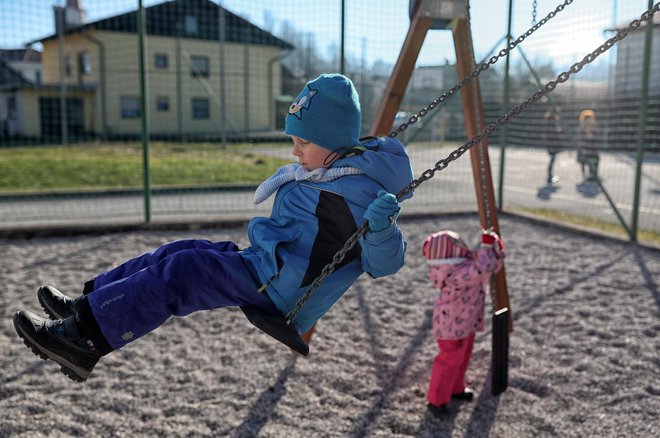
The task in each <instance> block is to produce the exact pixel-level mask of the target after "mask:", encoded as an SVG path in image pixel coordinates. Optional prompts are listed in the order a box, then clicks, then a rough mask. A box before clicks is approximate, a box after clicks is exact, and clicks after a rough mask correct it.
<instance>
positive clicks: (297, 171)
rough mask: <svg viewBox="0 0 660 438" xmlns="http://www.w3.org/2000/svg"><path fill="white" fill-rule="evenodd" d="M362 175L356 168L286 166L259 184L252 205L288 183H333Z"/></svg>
mask: <svg viewBox="0 0 660 438" xmlns="http://www.w3.org/2000/svg"><path fill="white" fill-rule="evenodd" d="M361 173H364V171H363V170H361V169H358V168H356V167H350V166H345V167H333V168H330V169H326V168H324V167H321V168H318V169H314V170H305V168H304V167H302V166H301V165H300V164H298V163H291V164H287V165H286V166H282V167H280V168H279V169H277V172H275V174H274V175H273V176H271V177H270V178H268V179H267V180H266V181H264V182H262V183H261V184H259V187H257V190H256V191H255V192H254V203H255V204H260V203H262V202H264V201H265V200H266V199H268V198H269V197H270V195H272V194H273V193H275V192H276V191H277V189H279V188H280V186H282V185H283V184H286V183H288V182H289V181H293V180H295V181H312V182H328V181H333V180H335V179H337V178H339V177H342V176H344V175H359V174H361Z"/></svg>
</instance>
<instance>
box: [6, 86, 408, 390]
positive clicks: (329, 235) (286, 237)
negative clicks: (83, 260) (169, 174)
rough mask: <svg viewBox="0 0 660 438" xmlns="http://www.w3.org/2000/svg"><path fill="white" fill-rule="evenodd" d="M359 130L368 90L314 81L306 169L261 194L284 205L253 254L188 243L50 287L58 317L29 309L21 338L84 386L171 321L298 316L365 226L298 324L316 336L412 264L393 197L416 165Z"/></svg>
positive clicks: (300, 108)
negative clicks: (254, 314) (354, 296)
mask: <svg viewBox="0 0 660 438" xmlns="http://www.w3.org/2000/svg"><path fill="white" fill-rule="evenodd" d="M360 123H361V112H360V104H359V101H358V95H357V92H356V91H355V88H354V86H353V83H352V82H351V81H350V80H349V79H348V78H346V77H345V76H343V75H338V74H331V75H321V76H319V77H318V78H317V79H315V80H313V81H311V82H309V83H307V84H306V86H305V87H304V89H303V91H302V92H301V93H300V95H299V96H298V97H297V98H296V100H295V101H294V102H293V104H292V105H291V106H290V107H289V110H288V114H287V115H286V128H285V132H286V134H288V135H289V136H290V137H291V139H292V140H293V148H292V150H291V152H292V154H293V155H294V156H295V157H296V158H297V161H298V162H297V163H292V164H289V165H286V166H283V167H281V168H280V169H279V170H278V171H277V172H276V173H275V175H273V176H272V177H270V178H269V179H267V180H266V181H264V182H263V183H262V184H261V185H260V186H259V187H258V188H257V191H256V193H255V202H256V203H260V202H262V201H264V200H266V199H268V198H269V197H270V196H271V195H273V194H275V201H274V202H273V208H272V211H271V215H270V217H256V218H253V219H252V220H251V221H250V222H249V224H248V237H249V239H250V246H249V247H247V248H245V249H239V247H238V246H237V245H236V244H235V243H234V242H210V241H208V240H192V239H191V240H179V241H175V242H170V243H166V244H164V245H162V246H161V247H159V248H157V249H155V250H153V251H151V252H148V253H146V254H143V255H141V256H138V257H136V258H133V259H130V260H128V261H126V262H124V263H122V264H121V265H119V266H117V267H115V268H113V269H110V270H109V271H107V272H102V273H99V274H98V275H97V276H96V277H95V278H93V279H91V280H90V281H88V282H87V283H86V284H85V286H84V289H83V295H82V296H79V297H70V296H67V295H65V294H63V293H61V292H60V291H58V290H57V289H55V288H54V287H52V286H43V287H41V288H40V289H39V290H38V292H37V296H38V299H39V302H40V303H41V304H42V307H43V308H44V309H45V310H46V312H47V313H48V314H49V315H50V319H47V318H42V317H40V316H39V315H36V314H34V313H32V312H29V311H25V310H21V311H19V312H17V313H16V314H15V315H14V327H15V329H16V331H17V332H18V335H19V336H20V337H21V338H22V339H23V341H24V342H25V344H26V345H27V346H28V347H29V348H30V349H32V351H33V352H34V353H35V354H37V355H38V356H40V357H42V358H44V359H50V360H53V361H55V362H56V363H58V364H59V365H60V367H61V370H62V372H63V373H64V374H66V375H67V376H68V377H70V378H71V379H73V380H76V381H85V380H86V379H87V378H88V376H89V375H90V373H91V372H92V370H93V368H94V366H95V365H96V364H97V362H98V361H99V360H100V359H101V358H102V357H103V356H104V355H107V354H109V353H111V352H112V351H114V350H118V349H120V348H123V347H125V346H126V345H127V344H129V343H131V342H134V341H135V340H137V339H138V338H140V337H142V336H144V335H145V334H147V333H149V332H151V331H153V330H155V329H156V328H158V327H160V326H161V325H162V324H163V323H164V322H165V321H167V320H168V319H169V318H170V317H172V316H185V315H188V314H190V313H192V312H196V311H199V310H210V309H216V308H220V307H230V306H240V307H243V306H256V307H257V308H259V309H261V310H262V311H263V312H265V313H266V314H269V315H280V316H283V315H286V314H288V313H289V312H290V311H292V310H293V309H294V306H295V305H296V303H297V302H298V300H299V299H300V298H301V297H302V295H303V294H304V293H305V292H306V291H307V290H308V289H309V286H310V285H311V283H312V282H313V280H315V279H316V278H317V277H318V276H319V275H320V274H321V271H322V269H323V268H324V267H325V266H326V265H327V264H328V263H330V262H331V261H332V259H333V257H334V255H335V254H336V252H337V251H338V250H340V249H341V248H342V247H343V246H344V244H345V243H346V241H347V240H348V238H349V237H350V236H351V235H353V234H354V232H355V231H357V229H358V227H359V226H360V225H361V224H362V223H363V221H367V222H368V225H369V230H368V231H367V232H366V233H365V234H364V236H363V237H361V238H360V239H359V244H358V245H356V247H354V248H353V249H352V250H351V251H349V252H348V253H347V254H346V257H345V259H344V260H343V261H342V262H341V263H339V264H338V265H337V267H336V270H335V272H333V273H332V274H330V275H329V276H327V277H326V278H325V281H324V282H323V283H322V285H321V286H320V287H319V289H318V290H317V293H316V294H315V295H313V296H312V297H311V299H310V300H309V301H308V302H307V303H306V305H305V306H304V307H303V308H302V309H301V310H300V312H299V313H298V315H297V318H296V319H295V320H294V321H293V324H294V328H295V330H296V331H297V333H298V334H302V333H305V332H307V331H308V330H310V328H311V327H312V326H313V325H314V323H315V322H316V321H317V320H318V319H319V318H321V316H323V315H324V314H325V313H326V312H327V311H328V310H329V309H330V308H331V307H332V306H333V305H334V304H335V302H336V301H337V300H339V298H340V297H341V296H342V295H343V294H344V293H345V292H346V290H347V289H348V288H349V287H350V286H351V285H352V284H353V282H355V280H356V279H357V278H358V277H359V276H360V275H361V274H362V273H364V272H367V273H369V274H370V275H371V276H372V277H382V276H385V275H390V274H393V273H395V272H396V271H397V270H399V268H400V267H401V266H402V265H403V261H404V254H405V251H406V242H405V241H404V239H403V235H402V233H401V230H400V229H399V227H398V226H397V223H396V218H397V215H398V213H399V210H400V207H399V202H398V200H397V198H396V196H395V195H393V194H392V193H397V192H398V191H400V190H401V189H403V188H405V187H406V186H407V185H408V184H409V183H410V182H411V181H412V169H411V166H410V160H409V157H408V154H407V153H406V150H405V148H404V147H403V145H402V144H401V143H400V142H399V141H397V140H396V139H394V138H391V137H383V138H380V139H377V138H370V139H368V140H366V141H361V140H360V139H359V134H360ZM218 317H222V315H219V316H218ZM231 335H232V334H231V333H227V334H226V336H231ZM190 341H191V342H195V339H191V340H190Z"/></svg>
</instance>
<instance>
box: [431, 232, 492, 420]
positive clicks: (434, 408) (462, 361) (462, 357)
mask: <svg viewBox="0 0 660 438" xmlns="http://www.w3.org/2000/svg"><path fill="white" fill-rule="evenodd" d="M422 255H423V256H424V258H426V260H427V264H428V269H429V277H430V279H431V282H432V283H433V286H434V287H435V288H437V289H438V290H439V291H440V295H439V296H438V299H437V300H436V302H435V305H434V306H433V334H434V336H435V338H436V340H437V342H438V347H439V349H440V352H439V353H438V355H437V356H436V357H435V360H434V361H433V369H432V371H431V380H430V382H429V388H428V392H427V395H426V399H427V401H428V405H427V408H428V410H429V412H430V413H431V414H432V415H433V416H436V417H441V416H442V415H444V414H445V413H446V412H447V411H448V405H449V402H450V401H451V399H455V400H465V401H470V400H472V398H473V397H474V390H473V389H472V388H470V386H469V385H468V383H467V381H466V378H465V375H466V372H467V369H468V364H469V362H470V357H471V356H472V347H473V345H474V335H475V333H476V332H477V331H482V330H483V329H484V305H485V304H484V303H485V297H486V292H487V291H488V288H489V280H490V277H491V275H492V274H493V273H495V272H497V271H498V270H499V269H500V268H501V267H502V264H503V259H504V244H503V243H502V240H501V239H500V237H499V236H498V235H497V234H496V233H494V232H492V231H483V232H482V236H481V245H480V246H479V248H477V249H471V248H470V247H469V246H468V244H467V243H466V242H465V241H464V240H463V239H462V238H461V236H460V235H459V234H458V233H456V232H454V231H439V232H437V233H434V234H431V235H430V236H428V237H427V238H426V239H424V243H423V244H422Z"/></svg>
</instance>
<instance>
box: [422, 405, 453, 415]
mask: <svg viewBox="0 0 660 438" xmlns="http://www.w3.org/2000/svg"><path fill="white" fill-rule="evenodd" d="M426 408H427V409H428V411H429V413H430V414H431V415H433V416H434V417H435V418H444V417H446V416H447V414H448V413H449V408H448V407H447V405H439V406H436V405H434V404H433V403H429V404H428V405H426Z"/></svg>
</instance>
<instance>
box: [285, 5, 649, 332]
mask: <svg viewBox="0 0 660 438" xmlns="http://www.w3.org/2000/svg"><path fill="white" fill-rule="evenodd" d="M659 11H660V2H658V3H656V4H655V5H654V6H653V7H652V8H651V9H649V10H647V11H646V12H644V13H643V14H642V15H641V17H640V18H639V19H635V20H633V21H631V22H630V23H629V24H628V26H627V27H625V28H623V29H621V30H619V31H618V32H617V33H616V35H614V36H613V37H611V38H610V39H608V40H607V41H605V42H604V43H603V44H602V45H600V46H599V47H598V48H597V49H596V50H594V51H593V52H591V53H589V54H587V55H586V56H585V57H584V58H582V60H581V61H579V62H576V63H575V64H573V65H572V66H571V67H570V68H569V69H568V70H567V71H565V72H562V73H560V74H559V75H557V77H556V78H555V79H554V80H551V81H549V82H548V83H546V84H545V86H544V87H543V88H540V89H538V90H537V91H536V92H534V93H533V94H532V95H531V96H529V97H528V98H527V99H525V100H524V101H523V102H521V103H520V104H518V105H516V106H515V107H513V109H511V111H509V112H508V113H506V114H503V115H501V116H500V117H498V118H497V120H496V121H495V122H493V123H489V124H488V125H486V128H485V129H484V130H483V131H481V132H480V133H479V134H477V135H475V136H474V137H472V138H471V139H470V140H468V141H467V142H465V143H464V144H463V145H462V146H460V147H459V148H458V149H456V150H454V151H453V152H451V153H450V154H449V155H448V156H447V157H446V158H443V159H441V160H439V161H438V162H437V163H435V166H434V167H433V168H431V169H427V170H425V171H424V172H422V175H421V176H420V177H419V178H417V179H415V180H413V181H412V182H411V183H410V184H408V186H406V187H405V188H404V189H402V190H401V191H400V192H399V193H397V194H396V197H397V199H401V198H402V197H403V196H405V195H407V194H410V193H412V192H413V191H414V190H415V189H416V188H417V187H419V186H420V185H421V184H423V183H424V182H426V181H428V180H430V179H431V178H433V176H434V175H435V173H436V172H439V171H441V170H443V169H445V168H446V167H447V166H449V163H451V162H452V161H455V160H457V159H458V158H460V157H461V156H462V155H463V154H464V153H465V152H467V151H468V150H469V149H470V148H471V147H472V146H474V145H475V144H478V143H479V142H481V140H483V139H484V138H485V137H488V136H489V135H490V134H492V133H493V132H495V131H496V130H497V129H498V128H500V127H502V126H504V125H505V124H507V123H508V122H509V120H511V119H512V118H514V117H516V116H517V115H518V114H520V113H521V112H522V111H523V110H524V109H525V108H527V107H528V106H529V105H531V104H533V103H535V102H538V101H539V100H541V99H542V98H543V97H544V96H545V95H546V94H548V93H551V92H552V91H553V90H554V89H555V88H556V87H557V85H559V84H562V83H564V82H566V81H567V80H568V79H569V78H570V77H571V76H572V75H574V74H576V73H578V72H580V71H581V70H582V69H583V68H584V66H586V65H587V64H590V63H591V62H593V61H594V60H595V59H596V58H598V57H599V56H600V55H602V54H603V53H605V52H607V51H608V50H609V49H611V48H612V47H613V46H614V44H616V43H617V42H619V41H621V40H622V39H624V38H625V37H626V36H628V33H629V32H630V31H631V30H634V29H637V28H638V27H639V26H640V25H641V24H642V23H643V22H647V23H649V22H650V19H651V18H652V17H653V15H654V14H656V13H657V12H659ZM368 230H369V224H368V222H366V221H365V222H363V223H362V225H361V226H360V228H359V229H358V230H357V231H356V232H355V233H353V235H352V236H351V237H349V238H348V240H347V241H346V243H345V244H344V247H343V248H342V249H340V250H339V251H338V252H337V253H336V254H335V255H334V257H333V258H332V262H331V263H328V264H327V265H326V266H325V267H324V268H323V270H322V271H321V274H320V275H319V276H318V277H317V278H316V279H315V280H314V281H313V282H312V284H311V285H310V287H309V289H307V291H306V292H305V293H304V294H303V295H302V297H300V299H299V300H298V302H297V303H296V306H295V307H294V308H293V310H291V311H290V312H289V313H288V314H287V315H286V322H287V324H291V322H293V320H295V319H296V316H297V315H298V312H299V311H300V309H302V308H303V306H304V305H305V303H306V302H307V301H308V300H309V298H310V297H311V296H312V294H313V293H314V292H316V290H317V289H318V288H319V287H320V286H321V284H322V283H323V280H324V279H325V277H326V276H328V275H330V274H331V273H332V272H334V270H335V266H337V265H338V264H339V263H341V262H342V260H344V258H345V257H346V254H347V253H348V252H349V251H350V250H351V249H353V247H354V246H355V245H356V244H357V242H358V240H359V239H360V237H362V236H363V235H364V234H365V233H366V232H367V231H368Z"/></svg>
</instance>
